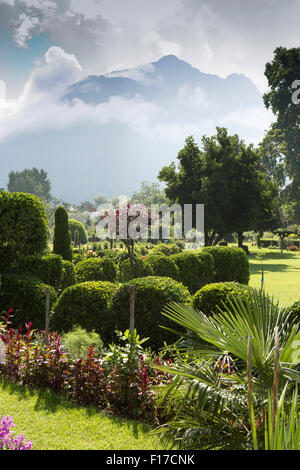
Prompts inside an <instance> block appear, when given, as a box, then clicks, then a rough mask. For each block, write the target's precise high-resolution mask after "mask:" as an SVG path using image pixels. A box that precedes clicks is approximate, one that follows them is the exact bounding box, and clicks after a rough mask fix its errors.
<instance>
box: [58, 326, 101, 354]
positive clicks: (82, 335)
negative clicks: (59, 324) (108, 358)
mask: <svg viewBox="0 0 300 470" xmlns="http://www.w3.org/2000/svg"><path fill="white" fill-rule="evenodd" d="M62 344H63V345H64V347H65V348H66V351H67V354H68V356H69V357H70V359H71V360H72V361H78V360H79V359H83V358H84V357H85V355H86V354H87V351H88V348H89V347H90V346H93V347H94V351H95V352H96V354H98V356H100V354H101V352H102V347H103V342H102V340H101V338H100V336H99V335H98V334H97V333H96V332H95V331H86V330H84V329H83V328H81V326H76V327H74V328H73V329H72V330H71V331H69V333H66V334H64V335H63V337H62Z"/></svg>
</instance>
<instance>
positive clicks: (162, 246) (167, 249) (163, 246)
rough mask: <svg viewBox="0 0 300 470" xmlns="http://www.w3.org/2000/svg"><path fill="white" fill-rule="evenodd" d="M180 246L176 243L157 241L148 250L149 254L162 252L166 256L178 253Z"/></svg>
mask: <svg viewBox="0 0 300 470" xmlns="http://www.w3.org/2000/svg"><path fill="white" fill-rule="evenodd" d="M180 251H181V248H180V247H179V246H178V245H176V243H170V244H168V243H159V244H158V245H156V246H155V247H154V248H152V250H151V251H150V254H158V253H159V254H163V255H166V256H170V255H175V254H176V253H180Z"/></svg>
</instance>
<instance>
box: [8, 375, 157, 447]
mask: <svg viewBox="0 0 300 470" xmlns="http://www.w3.org/2000/svg"><path fill="white" fill-rule="evenodd" d="M1 415H5V416H7V415H10V416H12V418H13V421H14V422H15V424H16V426H15V428H14V432H15V433H16V434H21V433H24V435H25V437H26V438H29V439H30V440H31V442H32V449H33V450H147V449H149V450H158V449H162V447H161V446H159V445H158V443H157V440H156V438H154V437H150V436H149V435H148V433H149V431H150V427H149V426H148V425H146V424H142V423H137V422H136V421H134V420H127V419H125V418H123V419H122V418H119V417H115V416H109V415H107V414H105V413H102V412H99V411H97V410H95V409H93V408H84V407H80V406H75V405H72V404H70V403H69V402H67V401H66V400H64V399H63V398H61V397H59V396H57V395H56V394H54V393H52V392H49V391H37V390H33V389H27V388H25V387H22V386H20V385H16V384H14V383H12V382H10V381H8V380H3V379H0V416H1Z"/></svg>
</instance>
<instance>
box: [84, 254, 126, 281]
mask: <svg viewBox="0 0 300 470" xmlns="http://www.w3.org/2000/svg"><path fill="white" fill-rule="evenodd" d="M75 269H76V276H77V280H78V282H86V281H110V282H114V281H115V280H116V276H117V268H116V264H115V263H114V261H113V259H112V258H100V259H99V258H94V259H93V258H89V259H85V260H83V261H80V263H78V264H77V265H76V268H75Z"/></svg>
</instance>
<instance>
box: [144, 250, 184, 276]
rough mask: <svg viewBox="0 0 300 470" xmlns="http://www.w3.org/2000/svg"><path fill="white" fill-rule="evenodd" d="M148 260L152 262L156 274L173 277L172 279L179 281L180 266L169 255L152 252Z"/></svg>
mask: <svg viewBox="0 0 300 470" xmlns="http://www.w3.org/2000/svg"><path fill="white" fill-rule="evenodd" d="M146 260H147V262H148V263H149V264H150V266H151V268H152V270H153V275H154V276H161V277H171V278H172V279H175V280H176V281H179V279H180V271H179V268H178V266H177V265H176V263H175V261H174V260H172V259H171V258H170V257H169V256H166V255H163V254H160V253H157V254H150V255H148V256H147V258H146Z"/></svg>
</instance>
